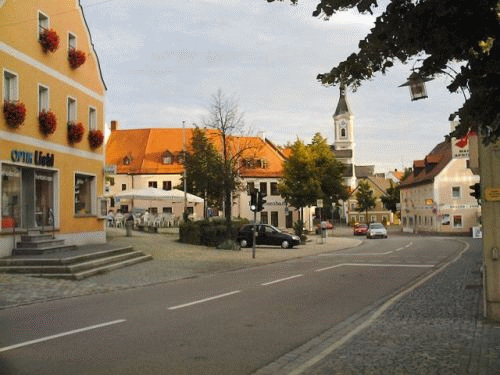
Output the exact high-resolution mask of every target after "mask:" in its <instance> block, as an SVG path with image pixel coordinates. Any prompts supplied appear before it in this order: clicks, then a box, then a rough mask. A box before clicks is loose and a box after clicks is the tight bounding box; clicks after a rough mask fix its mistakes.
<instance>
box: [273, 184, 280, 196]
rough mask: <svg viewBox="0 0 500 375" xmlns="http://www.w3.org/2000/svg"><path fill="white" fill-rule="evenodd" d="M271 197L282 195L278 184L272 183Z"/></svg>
mask: <svg viewBox="0 0 500 375" xmlns="http://www.w3.org/2000/svg"><path fill="white" fill-rule="evenodd" d="M271 195H280V191H279V190H278V183H277V182H271Z"/></svg>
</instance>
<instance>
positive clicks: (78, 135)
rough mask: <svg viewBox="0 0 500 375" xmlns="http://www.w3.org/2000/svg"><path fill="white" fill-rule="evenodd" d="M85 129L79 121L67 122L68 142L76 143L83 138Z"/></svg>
mask: <svg viewBox="0 0 500 375" xmlns="http://www.w3.org/2000/svg"><path fill="white" fill-rule="evenodd" d="M84 132H85V129H84V128H83V125H82V123H81V122H78V123H75V122H68V142H69V143H72V144H73V143H78V142H80V141H81V140H82V138H83V133H84Z"/></svg>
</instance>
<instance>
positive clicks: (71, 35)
mask: <svg viewBox="0 0 500 375" xmlns="http://www.w3.org/2000/svg"><path fill="white" fill-rule="evenodd" d="M72 41H73V42H74V43H73V45H72V44H71V42H72ZM77 46H78V40H77V38H76V35H75V34H73V33H72V32H71V31H68V51H70V50H72V49H73V48H74V49H76V48H77Z"/></svg>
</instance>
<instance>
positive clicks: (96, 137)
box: [88, 130, 104, 148]
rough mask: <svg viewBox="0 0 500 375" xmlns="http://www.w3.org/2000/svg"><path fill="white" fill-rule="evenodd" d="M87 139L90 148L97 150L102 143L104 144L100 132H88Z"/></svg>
mask: <svg viewBox="0 0 500 375" xmlns="http://www.w3.org/2000/svg"><path fill="white" fill-rule="evenodd" d="M88 138H89V144H90V147H92V148H97V147H99V146H100V145H102V142H104V135H103V134H102V131H100V130H91V131H89V136H88Z"/></svg>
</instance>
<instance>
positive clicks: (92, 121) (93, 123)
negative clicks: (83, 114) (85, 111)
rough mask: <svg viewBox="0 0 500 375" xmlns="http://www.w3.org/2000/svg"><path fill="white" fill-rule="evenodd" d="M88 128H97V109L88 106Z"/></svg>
mask: <svg viewBox="0 0 500 375" xmlns="http://www.w3.org/2000/svg"><path fill="white" fill-rule="evenodd" d="M88 121H89V130H97V109H95V107H92V106H89V118H88Z"/></svg>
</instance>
